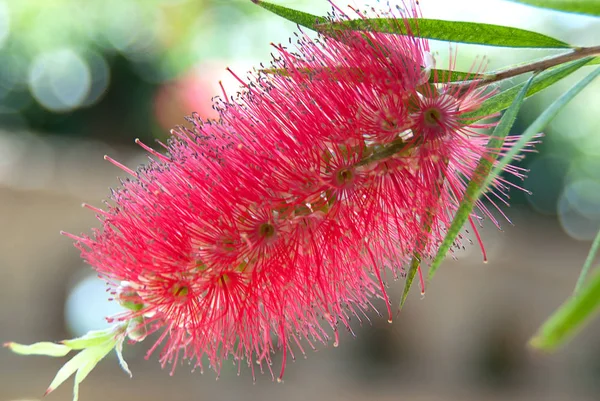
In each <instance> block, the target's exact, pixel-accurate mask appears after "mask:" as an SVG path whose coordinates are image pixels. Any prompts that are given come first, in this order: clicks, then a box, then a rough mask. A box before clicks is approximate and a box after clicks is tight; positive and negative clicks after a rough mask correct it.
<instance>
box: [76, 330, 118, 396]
mask: <svg viewBox="0 0 600 401" xmlns="http://www.w3.org/2000/svg"><path fill="white" fill-rule="evenodd" d="M114 347H115V342H114V341H109V342H107V343H106V344H102V345H97V346H95V347H91V348H87V349H86V350H85V351H82V352H80V354H83V353H85V352H88V353H89V355H87V357H86V361H85V363H84V364H83V365H82V366H81V367H80V368H79V369H77V374H75V384H74V385H73V401H77V400H78V398H79V385H80V384H81V383H82V382H83V381H84V380H85V378H86V377H87V376H88V375H89V374H90V372H91V371H92V370H93V369H94V368H95V367H96V365H97V364H98V362H100V361H101V360H102V359H104V357H105V356H106V355H108V353H109V352H110V351H111V350H112V349H113V348H114Z"/></svg>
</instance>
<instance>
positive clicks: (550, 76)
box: [463, 57, 593, 120]
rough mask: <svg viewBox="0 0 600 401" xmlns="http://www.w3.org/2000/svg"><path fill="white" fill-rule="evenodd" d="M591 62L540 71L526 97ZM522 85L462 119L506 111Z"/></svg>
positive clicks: (569, 64) (484, 103)
mask: <svg viewBox="0 0 600 401" xmlns="http://www.w3.org/2000/svg"><path fill="white" fill-rule="evenodd" d="M592 60H593V59H592V58H591V57H587V58H585V59H581V60H576V61H571V62H569V63H565V64H562V65H560V66H557V67H554V68H550V69H548V70H546V71H542V72H541V73H539V74H537V76H535V77H534V79H533V82H532V83H531V86H530V87H529V90H528V91H527V96H526V97H529V96H532V95H534V94H536V93H537V92H539V91H541V90H543V89H546V88H547V87H549V86H550V85H552V84H554V83H556V82H558V81H560V80H561V79H563V78H565V77H567V76H569V75H570V74H572V73H573V72H575V71H577V70H578V69H580V68H581V67H583V66H584V65H586V64H589V63H590V62H591V61H592ZM524 85H525V83H521V84H518V85H515V86H513V87H511V88H509V89H507V90H504V91H502V92H500V93H498V94H497V95H494V96H492V97H491V98H489V99H488V100H486V101H485V102H483V103H482V104H481V106H480V107H479V108H478V109H477V110H476V111H473V112H471V113H465V114H464V115H463V118H465V119H466V120H468V119H473V120H479V119H481V118H484V117H487V116H490V115H492V114H495V113H497V112H499V111H501V110H504V109H506V108H507V107H508V106H510V105H511V104H512V102H513V101H514V99H515V98H516V96H517V95H518V94H519V93H520V91H521V89H522V88H523V86H524Z"/></svg>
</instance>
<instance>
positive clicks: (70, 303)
mask: <svg viewBox="0 0 600 401" xmlns="http://www.w3.org/2000/svg"><path fill="white" fill-rule="evenodd" d="M108 298H109V294H108V293H107V292H106V284H105V283H104V281H102V280H100V279H99V278H98V277H97V276H95V275H93V276H88V277H86V278H84V279H83V280H81V281H79V282H78V283H77V284H76V285H75V286H74V287H73V288H72V289H71V292H70V294H69V296H68V298H67V301H66V304H65V320H66V323H67V327H68V328H69V330H70V331H71V332H72V333H73V335H76V336H82V335H84V334H85V333H87V332H88V331H90V330H100V329H104V328H107V327H109V326H110V324H109V323H108V322H107V321H106V317H108V316H112V315H116V314H117V313H119V312H123V311H124V309H123V308H122V307H121V306H120V305H119V303H118V302H110V301H109V300H108Z"/></svg>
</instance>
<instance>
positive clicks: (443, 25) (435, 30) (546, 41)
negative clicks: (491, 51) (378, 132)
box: [317, 18, 572, 49]
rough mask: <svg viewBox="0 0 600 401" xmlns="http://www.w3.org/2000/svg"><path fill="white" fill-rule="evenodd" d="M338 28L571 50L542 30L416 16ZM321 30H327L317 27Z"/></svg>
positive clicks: (359, 21) (342, 24)
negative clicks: (541, 31) (538, 31)
mask: <svg viewBox="0 0 600 401" xmlns="http://www.w3.org/2000/svg"><path fill="white" fill-rule="evenodd" d="M329 26H330V27H331V28H333V29H336V30H341V29H349V30H360V31H373V32H385V33H395V34H399V35H411V36H418V37H421V38H427V39H435V40H443V41H446V42H460V43H470V44H478V45H486V46H500V47H520V48H523V47H526V48H549V49H565V48H566V49H568V48H571V47H572V46H571V45H569V44H568V43H565V42H563V41H560V40H558V39H554V38H552V37H550V36H546V35H542V34H541V33H537V32H532V31H527V30H525V29H520V28H512V27H508V26H502V25H492V24H483V23H476V22H462V21H445V20H439V19H428V18H416V19H406V20H401V19H395V18H370V19H356V20H351V21H341V22H335V23H333V24H331V23H330V24H329ZM317 28H319V30H324V29H323V28H322V27H321V26H318V27H317Z"/></svg>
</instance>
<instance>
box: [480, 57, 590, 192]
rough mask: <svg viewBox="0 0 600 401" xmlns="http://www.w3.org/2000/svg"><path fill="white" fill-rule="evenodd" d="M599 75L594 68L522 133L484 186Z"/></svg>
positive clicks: (499, 161) (495, 167)
mask: <svg viewBox="0 0 600 401" xmlns="http://www.w3.org/2000/svg"><path fill="white" fill-rule="evenodd" d="M598 75H600V67H599V68H596V69H595V70H594V71H592V72H591V73H590V74H588V75H587V76H586V77H585V78H583V79H582V80H581V81H579V82H577V83H576V84H575V85H573V87H571V89H569V90H568V91H567V92H565V93H564V94H563V95H562V96H561V97H559V98H558V99H556V100H555V101H554V102H553V103H552V104H551V105H550V106H549V107H548V108H547V109H546V110H544V112H543V113H542V114H540V116H539V117H538V118H536V120H535V121H534V122H533V123H532V124H531V125H530V126H529V127H527V129H526V130H525V132H523V134H522V135H521V138H520V139H519V140H518V141H517V142H516V143H515V144H514V145H513V146H512V148H511V149H510V150H509V151H508V152H507V153H506V154H505V155H504V156H503V157H502V158H501V159H500V160H498V162H497V163H496V165H495V166H494V169H493V170H492V172H491V173H490V174H489V175H488V176H487V178H486V179H485V182H484V186H488V185H489V184H490V183H491V182H492V181H493V180H494V179H495V178H496V177H497V176H499V175H500V174H501V173H502V171H503V170H504V167H506V165H507V164H509V163H510V162H511V161H512V160H513V159H514V157H515V156H516V155H517V154H519V152H521V149H523V148H524V147H525V146H526V145H527V144H528V143H529V142H530V141H531V140H532V139H533V138H534V137H535V136H536V135H537V134H538V133H540V132H541V131H542V130H543V129H544V128H545V127H546V125H548V123H550V121H552V120H553V119H554V117H556V115H557V114H558V112H559V111H560V110H561V109H562V108H563V107H565V106H566V105H567V103H569V102H570V101H571V100H572V99H573V98H574V97H575V96H576V95H577V94H579V92H581V91H582V90H583V88H585V87H586V86H587V85H588V84H589V83H590V82H592V81H593V80H594V79H595V78H596V77H597V76H598Z"/></svg>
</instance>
